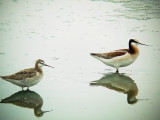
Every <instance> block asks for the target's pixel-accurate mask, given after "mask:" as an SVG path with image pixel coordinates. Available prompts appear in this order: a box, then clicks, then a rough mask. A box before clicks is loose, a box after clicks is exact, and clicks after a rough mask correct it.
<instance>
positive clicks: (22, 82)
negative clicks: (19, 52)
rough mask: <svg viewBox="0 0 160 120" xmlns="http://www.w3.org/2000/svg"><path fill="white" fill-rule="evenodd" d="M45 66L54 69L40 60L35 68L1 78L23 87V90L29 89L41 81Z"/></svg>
mask: <svg viewBox="0 0 160 120" xmlns="http://www.w3.org/2000/svg"><path fill="white" fill-rule="evenodd" d="M43 66H48V67H52V66H49V65H47V64H45V63H44V61H43V60H41V59H38V60H37V61H36V63H35V67H34V68H29V69H24V70H21V71H19V72H17V73H14V74H12V75H9V76H1V78H2V79H4V80H6V81H8V82H11V83H13V84H15V85H17V86H20V87H22V90H23V87H27V89H29V87H31V86H33V85H36V84H37V83H39V82H40V81H41V79H42V77H43V71H42V67H43ZM52 68H53V67H52Z"/></svg>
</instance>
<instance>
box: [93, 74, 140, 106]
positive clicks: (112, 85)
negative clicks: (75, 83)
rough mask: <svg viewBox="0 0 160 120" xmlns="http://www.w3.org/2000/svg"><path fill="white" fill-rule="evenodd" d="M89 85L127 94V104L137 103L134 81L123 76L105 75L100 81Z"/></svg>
mask: <svg viewBox="0 0 160 120" xmlns="http://www.w3.org/2000/svg"><path fill="white" fill-rule="evenodd" d="M90 85H91V86H103V87H106V88H109V89H112V90H115V91H117V92H122V93H124V94H127V101H128V103H129V104H134V103H136V102H137V101H138V100H137V98H136V96H137V95H138V87H137V85H136V83H135V82H134V80H132V79H131V78H130V77H128V76H126V75H124V74H119V73H111V74H106V75H105V76H104V77H102V78H101V79H100V80H97V81H93V82H91V83H90Z"/></svg>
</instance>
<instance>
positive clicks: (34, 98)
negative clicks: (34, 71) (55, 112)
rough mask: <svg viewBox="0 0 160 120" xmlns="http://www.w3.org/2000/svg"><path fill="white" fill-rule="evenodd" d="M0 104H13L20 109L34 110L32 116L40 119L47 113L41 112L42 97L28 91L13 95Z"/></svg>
mask: <svg viewBox="0 0 160 120" xmlns="http://www.w3.org/2000/svg"><path fill="white" fill-rule="evenodd" d="M0 103H8V104H14V105H17V106H20V107H24V108H30V109H34V115H35V116H37V117H42V116H43V114H44V113H46V112H49V111H42V110H41V107H42V105H43V99H42V97H41V96H40V95H39V94H38V93H36V92H34V91H30V90H26V91H19V92H17V93H14V94H13V95H11V96H9V97H7V98H5V99H3V100H1V102H0Z"/></svg>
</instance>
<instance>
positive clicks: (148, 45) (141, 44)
mask: <svg viewBox="0 0 160 120" xmlns="http://www.w3.org/2000/svg"><path fill="white" fill-rule="evenodd" d="M138 43H139V44H140V45H145V46H149V45H146V44H143V43H140V42H138Z"/></svg>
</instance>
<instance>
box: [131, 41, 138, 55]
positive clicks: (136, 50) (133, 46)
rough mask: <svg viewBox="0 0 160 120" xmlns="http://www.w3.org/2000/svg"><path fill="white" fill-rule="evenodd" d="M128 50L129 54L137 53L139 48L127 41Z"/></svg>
mask: <svg viewBox="0 0 160 120" xmlns="http://www.w3.org/2000/svg"><path fill="white" fill-rule="evenodd" d="M129 52H130V53H131V54H139V49H138V47H137V46H136V45H133V44H132V43H129Z"/></svg>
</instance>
